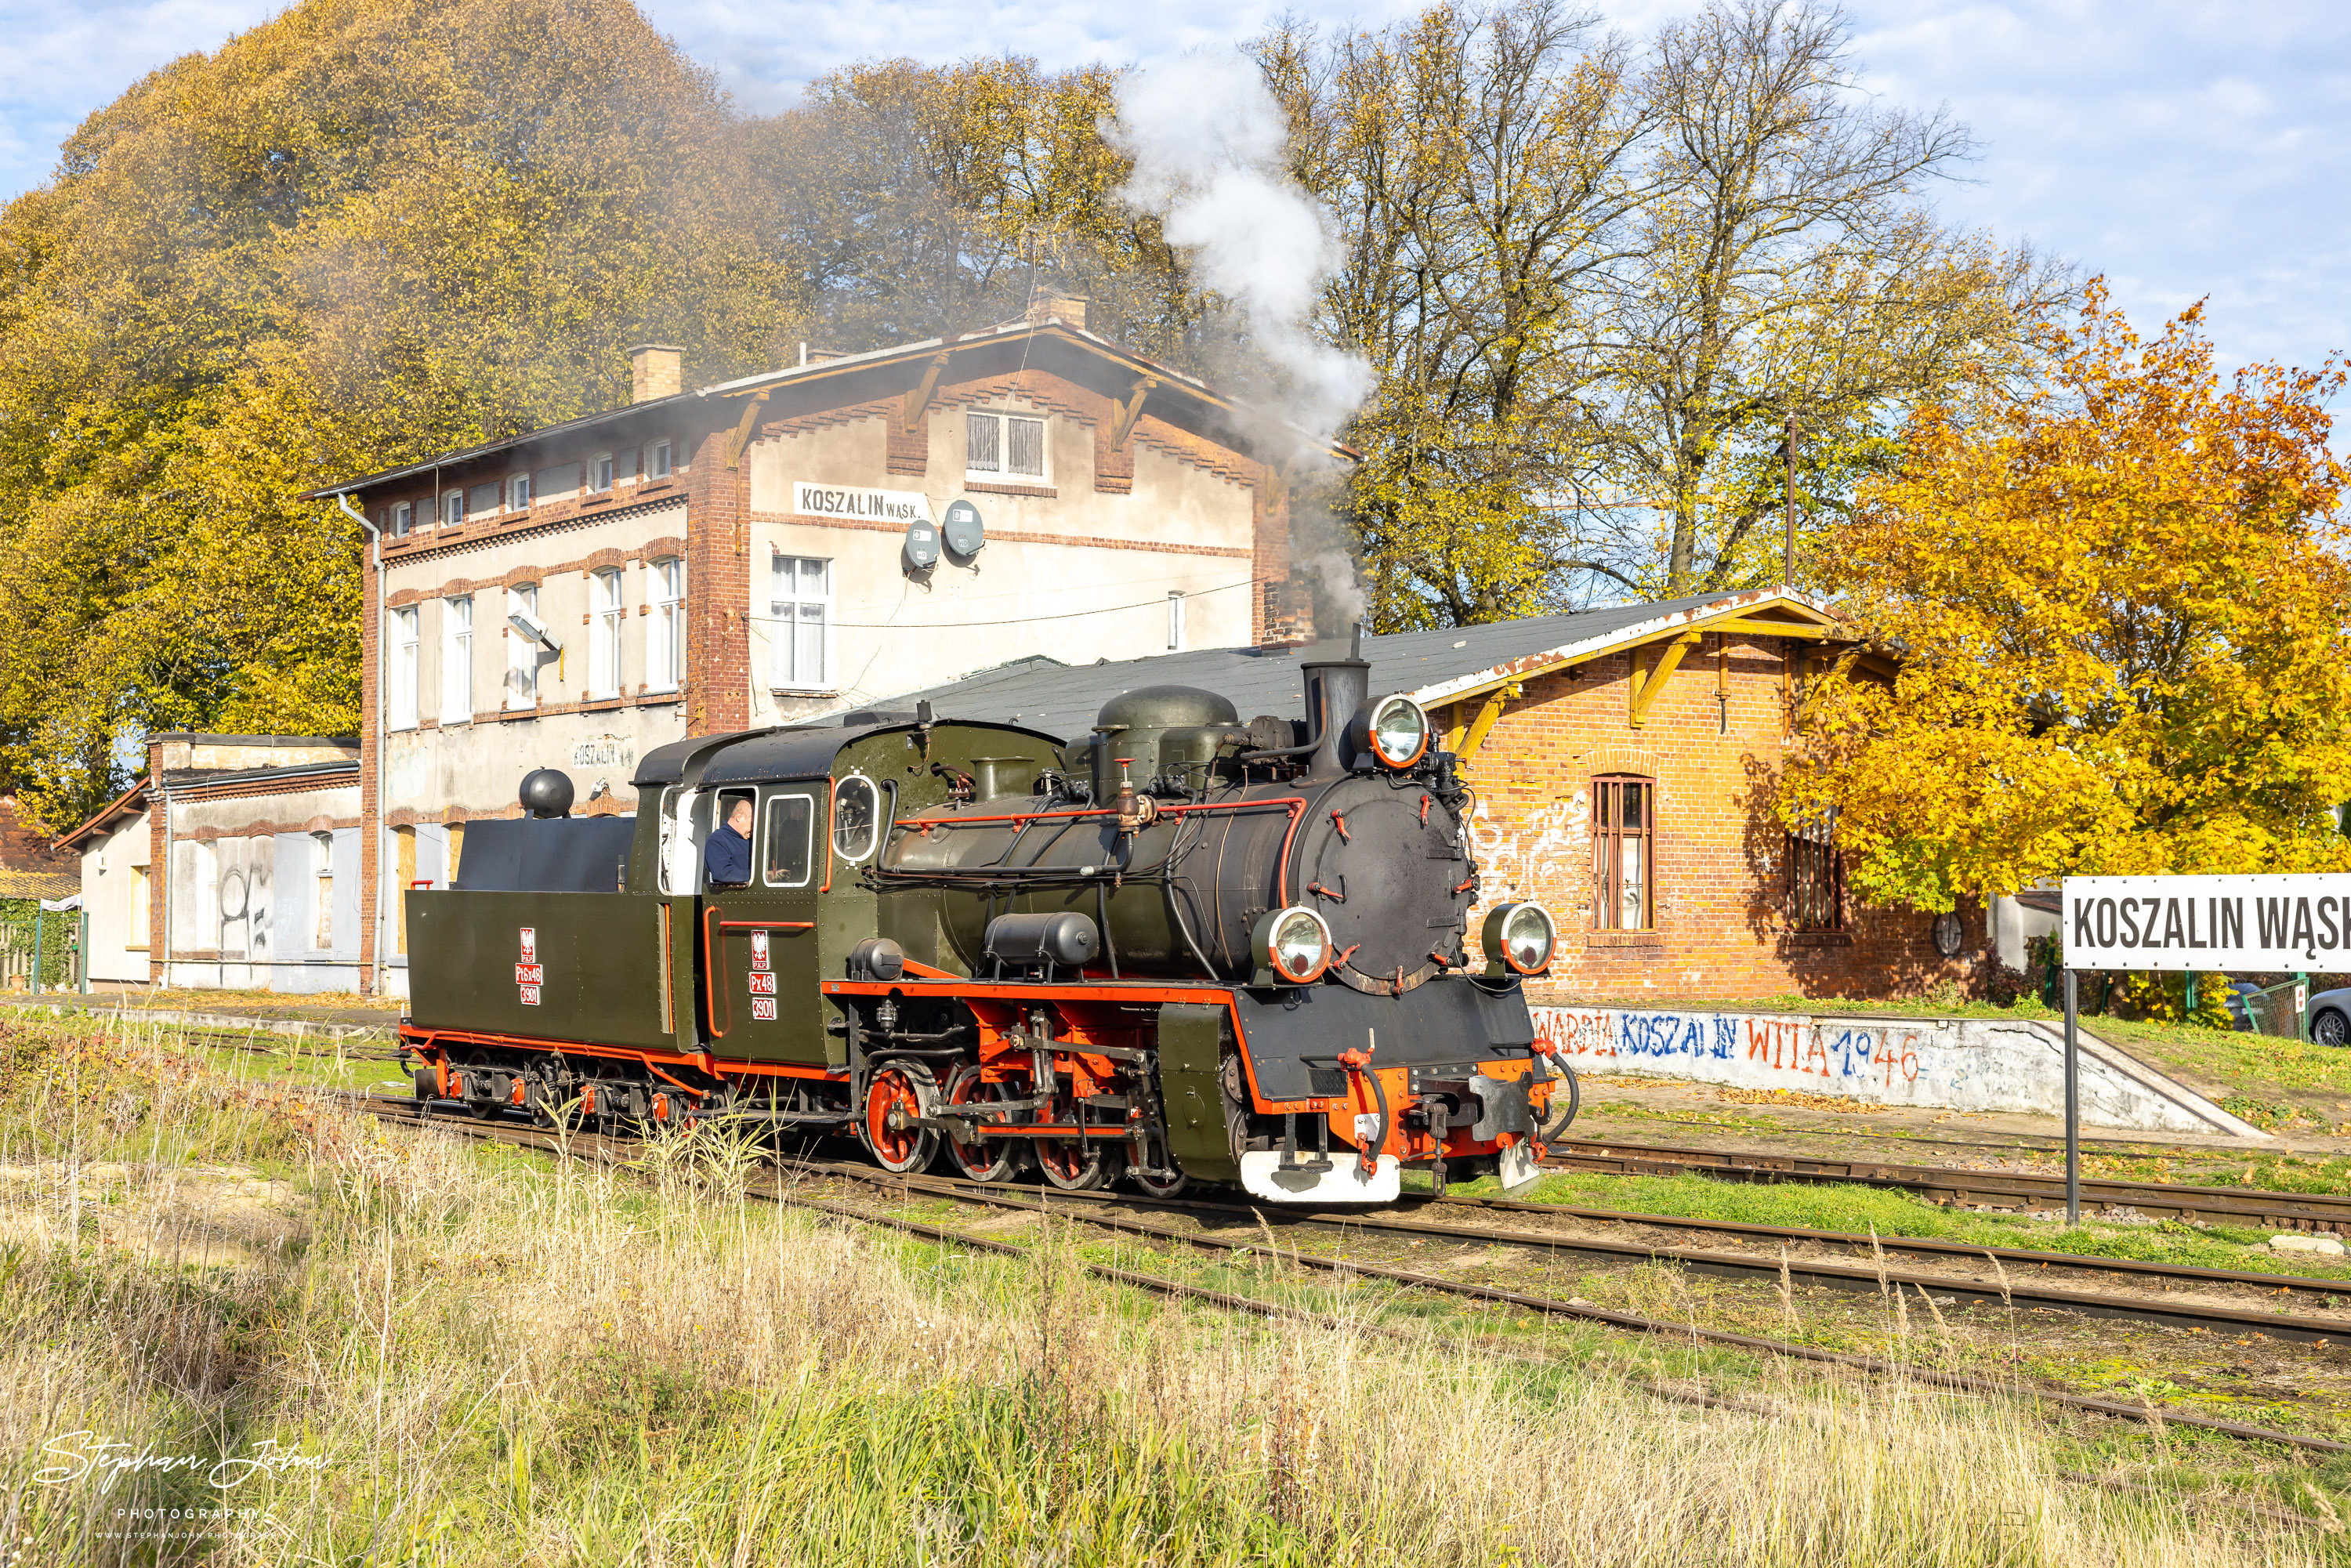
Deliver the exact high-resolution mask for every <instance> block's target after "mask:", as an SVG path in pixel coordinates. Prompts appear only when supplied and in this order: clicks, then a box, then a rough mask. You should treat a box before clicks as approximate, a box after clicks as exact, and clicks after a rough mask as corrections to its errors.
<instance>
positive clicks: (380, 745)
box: [314, 296, 1339, 991]
mask: <svg viewBox="0 0 2351 1568" xmlns="http://www.w3.org/2000/svg"><path fill="white" fill-rule="evenodd" d="M801 361H802V362H800V363H799V364H795V365H792V366H789V367H786V368H784V369H780V370H777V371H769V372H766V373H763V374H759V375H756V376H749V377H746V378H743V379H741V380H737V381H733V382H726V383H723V384H720V385H715V386H705V387H701V388H698V389H692V390H689V389H688V388H687V386H686V384H685V382H684V366H683V365H682V363H681V355H680V352H679V350H675V349H673V348H666V347H664V346H661V345H657V344H648V345H643V346H641V347H639V348H637V349H635V350H632V402H630V403H629V404H627V405H626V406H624V407H622V408H617V409H612V410H609V411H606V412H604V413H597V414H593V415H590V416H588V417H586V418H582V419H578V420H573V421H571V422H569V423H564V424H559V425H555V426H552V427H549V428H547V429H542V430H536V431H532V432H529V433H528V434H522V435H518V436H516V437H514V438H512V439H510V440H507V441H501V442H496V443H493V444H486V445H483V446H478V447H475V448H471V449H469V450H466V451H463V452H455V453H451V454H448V455H444V456H442V457H439V458H436V459H434V460H433V461H431V462H429V463H423V464H415V465H409V466H407V467H403V468H401V469H397V470H394V471H392V472H388V473H384V474H379V475H375V476H370V477H367V478H363V479H357V480H353V481H350V482H349V483H346V484H341V485H337V486H330V487H328V488H326V489H322V490H319V491H317V492H315V493H314V498H317V499H319V500H323V501H330V502H332V503H334V504H337V505H340V506H341V507H344V508H345V509H346V510H347V511H350V512H352V513H354V514H355V515H356V516H358V517H360V518H361V519H362V520H363V522H364V525H365V527H366V528H367V529H368V531H369V534H370V545H369V559H368V569H369V570H368V571H367V574H366V595H367V600H366V614H365V619H364V622H363V625H364V629H365V630H364V635H365V637H366V640H367V643H366V647H365V650H364V654H365V660H366V663H365V675H364V679H363V691H364V698H363V701H364V707H365V711H366V712H367V714H368V716H369V722H368V725H367V727H366V731H365V734H364V735H363V737H361V747H360V768H359V778H358V789H359V800H360V825H361V831H360V857H361V859H360V896H361V898H362V899H363V900H365V901H366V904H367V906H368V908H369V909H370V910H371V912H372V913H371V917H370V918H369V919H367V920H366V921H364V922H363V923H362V925H361V928H360V962H361V964H362V965H364V966H368V967H371V968H372V969H375V970H378V971H380V973H381V977H382V980H383V983H384V984H385V985H387V986H388V987H390V988H392V989H393V990H395V991H404V989H405V974H404V966H405V962H406V959H405V956H404V954H403V953H402V951H401V947H402V931H403V927H404V919H403V911H402V899H403V896H404V894H405V893H406V892H407V891H408V890H409V889H410V888H412V887H413V886H417V885H421V884H430V883H439V882H442V881H443V880H444V879H445V878H446V877H448V876H449V875H450V874H451V868H452V866H453V865H455V863H457V862H458V861H459V860H460V859H461V857H462V855H463V852H464V838H465V824H466V823H467V822H469V821H475V820H477V819H479V818H482V817H485V816H489V817H503V816H512V815H515V814H517V812H518V811H519V810H520V807H519V806H518V805H517V800H516V785H517V781H518V780H519V779H521V778H522V777H523V775H525V774H526V773H528V772H529V771H530V770H531V769H533V768H541V767H551V768H560V769H562V770H563V771H565V772H566V773H568V774H569V775H570V776H571V777H572V779H573V780H574V782H575V787H576V789H577V790H578V798H577V800H576V803H575V806H574V808H573V809H574V810H575V812H586V813H602V812H620V813H626V812H632V811H634V810H636V805H637V802H636V800H635V798H634V796H633V794H632V790H631V787H630V783H629V780H630V779H631V777H632V774H633V772H634V770H635V767H636V759H637V758H638V757H640V756H642V755H643V753H644V752H645V751H646V750H647V749H648V748H650V747H656V746H660V745H662V744H664V743H665V742H668V741H671V740H675V739H678V738H681V737H684V736H687V735H692V734H703V733H708V732H713V731H725V730H739V729H748V728H755V727H767V726H772V725H779V724H789V723H792V722H795V721H798V720H801V719H806V718H810V717H814V716H820V715H824V714H828V713H833V712H838V711H844V710H852V709H854V708H857V707H859V706H867V705H870V704H871V703H872V702H873V701H874V700H875V699H877V698H881V697H884V696H886V695H889V694H891V693H893V692H900V691H904V690H906V689H908V688H910V687H914V686H920V685H932V684H935V683H937V682H940V681H944V680H951V679H954V678H956V677H957V676H959V675H962V674H967V673H969V672H971V671H974V670H977V669H980V668H983V667H985V666H987V665H991V664H1000V663H1002V662H1003V661H1005V660H1006V659H1009V658H1018V657H1021V656H1023V655H1028V654H1050V655H1051V656H1053V657H1056V658H1059V659H1063V660H1069V661H1092V660H1096V659H1113V660H1123V659H1132V658H1134V657H1137V656H1139V655H1142V654H1144V653H1166V652H1169V651H1171V650H1174V651H1180V650H1183V649H1186V648H1197V647H1209V646H1218V645H1230V644H1250V643H1264V642H1267V641H1270V640H1272V639H1275V638H1278V637H1280V636H1282V635H1285V634H1287V633H1288V632H1289V629H1290V625H1291V623H1292V621H1293V620H1294V618H1295V615H1296V613H1297V612H1296V611H1294V610H1292V609H1291V608H1290V606H1292V605H1301V606H1302V602H1303V601H1302V599H1301V597H1300V596H1299V595H1297V594H1296V592H1295V591H1294V590H1293V589H1292V588H1291V586H1290V582H1289V579H1290V559H1289V543H1290V531H1289V517H1288V499H1287V486H1286V485H1285V482H1284V476H1285V474H1286V473H1287V472H1288V471H1289V468H1290V465H1292V464H1294V463H1295V462H1296V461H1297V460H1298V459H1299V458H1300V456H1301V454H1306V453H1310V452H1311V451H1312V450H1313V449H1314V444H1312V443H1311V442H1310V441H1308V439H1307V438H1305V437H1303V436H1301V435H1300V434H1298V433H1296V432H1294V431H1292V430H1290V429H1289V428H1288V427H1287V426H1285V425H1283V424H1281V423H1280V421H1279V420H1276V419H1273V418H1270V417H1269V416H1267V415H1265V414H1263V413H1259V412H1255V411H1251V410H1249V409H1247V408H1244V407H1242V406H1240V405H1238V404H1236V403H1234V402H1231V401H1230V400H1229V399H1228V398H1226V397H1224V396H1223V395H1222V394H1220V393H1218V392H1216V391H1215V390H1214V389H1212V388H1210V387H1208V386H1207V385H1205V384H1204V383H1202V382H1198V381H1196V380H1194V379H1192V378H1190V377H1187V376H1184V375H1182V374H1179V373H1177V372H1175V371H1170V370H1168V369H1166V368H1165V367H1164V366H1161V365H1157V364H1155V363H1154V362H1152V361H1147V360H1144V359H1143V358H1141V357H1140V356H1138V355H1135V354H1134V353H1132V352H1131V351H1129V350H1125V349H1123V348H1121V347H1119V346H1118V345H1116V344H1114V343H1112V342H1110V341H1108V340H1105V339H1103V338H1101V337H1099V336H1097V335H1095V334H1093V333H1092V332H1090V331H1088V330H1087V329H1086V326H1085V302H1084V301H1082V300H1079V299H1074V298H1066V297H1060V296H1050V297H1047V298H1041V299H1040V300H1039V301H1038V303H1037V304H1036V306H1035V307H1034V308H1031V310H1030V311H1029V314H1028V316H1027V317H1026V318H1025V319H1021V320H1019V321H1010V322H1005V323H1002V324H999V325H998V326H995V327H992V328H988V329H984V330H981V331H976V332H968V333H964V334H961V335H959V336H956V337H951V338H945V339H938V340H929V341H925V342H921V343H914V344H908V345H904V346H903V347H899V348H893V349H885V350H875V351H872V352H870V353H862V354H853V355H824V354H809V353H807V352H806V351H805V350H803V352H802V355H801ZM1320 451H1321V455H1322V460H1325V461H1328V460H1330V458H1331V457H1332V456H1334V455H1339V454H1338V453H1337V451H1336V449H1332V448H1329V447H1327V446H1326V447H1322V448H1321V449H1320Z"/></svg>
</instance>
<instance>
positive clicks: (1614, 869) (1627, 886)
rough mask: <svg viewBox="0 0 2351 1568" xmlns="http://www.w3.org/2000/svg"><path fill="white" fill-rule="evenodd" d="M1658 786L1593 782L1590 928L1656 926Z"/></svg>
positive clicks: (1628, 778)
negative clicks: (1591, 926)
mask: <svg viewBox="0 0 2351 1568" xmlns="http://www.w3.org/2000/svg"><path fill="white" fill-rule="evenodd" d="M1656 814H1657V785H1656V780H1655V779H1643V778H1639V777H1636V776H1635V775H1632V774H1622V773H1619V774H1608V775H1604V776H1603V777H1601V778H1597V779H1593V781H1592V925H1593V929H1594V930H1598V931H1646V930H1648V929H1650V928H1651V927H1652V926H1654V925H1656V915H1655V911H1656V897H1655V895H1654V894H1655V889H1656Z"/></svg>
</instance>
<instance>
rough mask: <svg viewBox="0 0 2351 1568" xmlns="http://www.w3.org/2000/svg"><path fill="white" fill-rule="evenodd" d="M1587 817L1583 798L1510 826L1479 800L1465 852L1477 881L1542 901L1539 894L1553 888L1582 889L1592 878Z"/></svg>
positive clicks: (1562, 802)
mask: <svg viewBox="0 0 2351 1568" xmlns="http://www.w3.org/2000/svg"><path fill="white" fill-rule="evenodd" d="M1589 815H1590V809H1589V807H1588V806H1587V804H1586V802H1585V800H1584V797H1583V795H1582V794H1581V793H1578V794H1575V795H1572V796H1570V797H1568V798H1567V799H1566V800H1554V801H1553V802H1552V803H1551V804H1550V805H1548V806H1543V807H1541V808H1539V809H1537V810H1532V811H1530V812H1528V813H1527V814H1526V815H1525V816H1523V817H1521V818H1520V819H1518V820H1517V821H1513V822H1503V821H1499V820H1498V819H1497V818H1496V817H1495V816H1494V814H1493V810H1492V808H1491V807H1490V806H1489V804H1488V802H1486V801H1484V800H1479V802H1478V804H1477V806H1476V807H1475V808H1474V809H1473V810H1471V811H1470V814H1469V847H1470V851H1471V852H1472V853H1473V854H1474V855H1475V856H1476V858H1477V862H1478V874H1479V877H1480V878H1481V879H1482V880H1483V881H1484V882H1485V883H1486V884H1487V886H1488V887H1489V888H1495V889H1507V890H1509V891H1510V893H1512V894H1516V895H1518V896H1519V897H1521V898H1531V897H1536V896H1540V893H1539V890H1541V889H1545V888H1549V887H1552V886H1559V887H1580V886H1581V885H1582V884H1583V879H1584V878H1586V877H1589V876H1590V875H1591V873H1592V841H1591V834H1590V824H1589V821H1588V818H1589ZM1562 879H1564V880H1562ZM1554 906H1555V907H1556V905H1554Z"/></svg>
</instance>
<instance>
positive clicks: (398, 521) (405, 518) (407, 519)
mask: <svg viewBox="0 0 2351 1568" xmlns="http://www.w3.org/2000/svg"><path fill="white" fill-rule="evenodd" d="M389 527H390V529H391V532H392V538H396V539H404V538H407V537H408V536H409V534H410V533H411V532H412V531H413V529H414V528H415V527H416V503H415V502H413V501H402V502H400V503H399V504H398V505H396V506H394V507H392V513H391V522H390V524H389Z"/></svg>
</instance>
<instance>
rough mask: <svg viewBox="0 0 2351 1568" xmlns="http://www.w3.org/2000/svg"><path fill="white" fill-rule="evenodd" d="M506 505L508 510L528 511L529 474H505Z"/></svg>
mask: <svg viewBox="0 0 2351 1568" xmlns="http://www.w3.org/2000/svg"><path fill="white" fill-rule="evenodd" d="M507 508H508V509H509V510H512V511H517V512H528V511H529V510H530V476H529V475H528V474H515V475H510V476H507Z"/></svg>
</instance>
